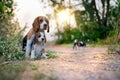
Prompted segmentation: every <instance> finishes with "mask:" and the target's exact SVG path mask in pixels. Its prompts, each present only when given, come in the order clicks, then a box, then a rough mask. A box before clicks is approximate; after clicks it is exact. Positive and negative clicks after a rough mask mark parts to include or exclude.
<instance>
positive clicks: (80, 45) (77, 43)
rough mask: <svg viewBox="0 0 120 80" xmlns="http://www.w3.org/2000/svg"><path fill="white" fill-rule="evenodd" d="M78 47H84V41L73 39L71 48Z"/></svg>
mask: <svg viewBox="0 0 120 80" xmlns="http://www.w3.org/2000/svg"><path fill="white" fill-rule="evenodd" d="M79 47H86V43H85V42H84V41H79V40H77V39H75V40H74V44H73V49H78V48H79Z"/></svg>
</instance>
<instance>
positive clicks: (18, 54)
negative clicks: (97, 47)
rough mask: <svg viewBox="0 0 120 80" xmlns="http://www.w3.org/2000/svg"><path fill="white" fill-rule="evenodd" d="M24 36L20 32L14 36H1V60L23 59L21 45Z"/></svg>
mask: <svg viewBox="0 0 120 80" xmlns="http://www.w3.org/2000/svg"><path fill="white" fill-rule="evenodd" d="M21 39H22V36H21V35H20V34H14V35H13V36H12V37H5V36H3V37H1V38H0V54H1V56H0V57H1V61H8V60H23V59H24V53H23V52H22V49H21V48H22V47H21V43H22V42H21Z"/></svg>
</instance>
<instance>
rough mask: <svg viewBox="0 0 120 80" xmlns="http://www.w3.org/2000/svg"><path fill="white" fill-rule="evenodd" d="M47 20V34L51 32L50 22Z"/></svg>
mask: <svg viewBox="0 0 120 80" xmlns="http://www.w3.org/2000/svg"><path fill="white" fill-rule="evenodd" d="M45 20H46V22H47V26H48V28H47V32H49V30H50V26H49V21H48V19H47V18H45Z"/></svg>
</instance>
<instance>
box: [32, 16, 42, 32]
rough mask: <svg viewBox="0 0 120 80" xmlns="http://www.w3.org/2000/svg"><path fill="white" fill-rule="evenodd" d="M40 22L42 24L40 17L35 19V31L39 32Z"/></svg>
mask: <svg viewBox="0 0 120 80" xmlns="http://www.w3.org/2000/svg"><path fill="white" fill-rule="evenodd" d="M39 24H40V22H39V17H37V18H35V20H34V21H33V24H32V26H33V30H34V31H35V32H38V31H39Z"/></svg>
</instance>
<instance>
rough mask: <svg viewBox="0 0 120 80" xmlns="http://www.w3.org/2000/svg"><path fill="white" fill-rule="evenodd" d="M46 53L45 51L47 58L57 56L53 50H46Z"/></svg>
mask: <svg viewBox="0 0 120 80" xmlns="http://www.w3.org/2000/svg"><path fill="white" fill-rule="evenodd" d="M46 53H47V54H46V55H47V56H48V59H49V58H57V57H58V56H57V55H55V52H54V51H50V50H48V51H47V52H46Z"/></svg>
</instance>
